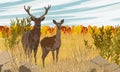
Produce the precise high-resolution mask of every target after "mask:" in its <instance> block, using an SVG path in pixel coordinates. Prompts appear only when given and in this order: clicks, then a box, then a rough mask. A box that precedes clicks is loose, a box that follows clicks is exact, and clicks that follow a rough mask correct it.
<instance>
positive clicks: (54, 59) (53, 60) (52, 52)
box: [52, 51, 55, 61]
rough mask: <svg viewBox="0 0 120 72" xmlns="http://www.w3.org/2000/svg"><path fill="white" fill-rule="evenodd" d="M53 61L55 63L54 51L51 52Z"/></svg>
mask: <svg viewBox="0 0 120 72" xmlns="http://www.w3.org/2000/svg"><path fill="white" fill-rule="evenodd" d="M52 57H53V61H55V56H54V51H52Z"/></svg>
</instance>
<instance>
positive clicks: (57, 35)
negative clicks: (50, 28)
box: [56, 29, 61, 41]
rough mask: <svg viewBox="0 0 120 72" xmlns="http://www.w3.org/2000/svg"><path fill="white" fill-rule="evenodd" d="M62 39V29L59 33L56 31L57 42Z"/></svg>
mask: <svg viewBox="0 0 120 72" xmlns="http://www.w3.org/2000/svg"><path fill="white" fill-rule="evenodd" d="M60 37H61V33H60V29H57V31H56V40H57V41H60Z"/></svg>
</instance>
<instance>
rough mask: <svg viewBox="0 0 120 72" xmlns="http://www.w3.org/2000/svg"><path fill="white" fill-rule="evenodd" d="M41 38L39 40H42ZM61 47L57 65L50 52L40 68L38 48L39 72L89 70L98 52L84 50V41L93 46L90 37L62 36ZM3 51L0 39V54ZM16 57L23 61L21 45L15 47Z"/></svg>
mask: <svg viewBox="0 0 120 72" xmlns="http://www.w3.org/2000/svg"><path fill="white" fill-rule="evenodd" d="M43 37H44V36H42V37H41V38H43ZM61 39H62V46H61V48H60V52H59V61H58V63H55V62H53V60H52V53H51V52H50V53H49V54H48V56H47V57H46V60H45V63H46V67H45V68H43V67H42V61H41V60H42V59H41V54H42V52H41V48H40V46H39V49H38V54H37V58H38V59H37V63H38V65H39V67H40V71H41V72H82V71H85V72H86V71H88V70H89V67H90V66H89V61H90V59H92V58H93V57H95V56H96V55H98V51H97V50H95V49H90V48H86V47H85V46H84V39H85V40H88V42H89V44H90V45H93V44H92V43H93V40H92V38H91V36H90V35H82V34H80V35H78V34H74V35H62V36H61ZM4 49H5V46H4V44H3V40H2V39H0V52H1V51H3V50H4ZM14 52H15V54H16V57H17V61H18V62H21V61H24V58H23V57H24V55H23V51H22V45H21V44H19V46H17V47H16V50H15V51H14Z"/></svg>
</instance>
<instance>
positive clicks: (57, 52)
mask: <svg viewBox="0 0 120 72" xmlns="http://www.w3.org/2000/svg"><path fill="white" fill-rule="evenodd" d="M58 54H59V48H57V49H56V62H58Z"/></svg>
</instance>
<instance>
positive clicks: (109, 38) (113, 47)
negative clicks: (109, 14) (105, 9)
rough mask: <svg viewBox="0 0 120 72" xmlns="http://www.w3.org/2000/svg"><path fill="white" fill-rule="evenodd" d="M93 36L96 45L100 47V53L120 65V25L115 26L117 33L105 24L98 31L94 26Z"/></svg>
mask: <svg viewBox="0 0 120 72" xmlns="http://www.w3.org/2000/svg"><path fill="white" fill-rule="evenodd" d="M91 29H92V34H91V35H92V38H93V40H94V45H95V46H96V48H98V50H99V52H100V55H101V56H102V57H104V58H105V59H107V60H109V61H111V62H115V63H117V64H119V65H120V27H119V26H116V27H115V31H114V32H115V33H113V30H112V28H111V27H109V28H107V29H106V28H105V27H104V26H102V27H100V28H99V29H98V32H96V30H94V29H93V28H92V27H91Z"/></svg>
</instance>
